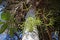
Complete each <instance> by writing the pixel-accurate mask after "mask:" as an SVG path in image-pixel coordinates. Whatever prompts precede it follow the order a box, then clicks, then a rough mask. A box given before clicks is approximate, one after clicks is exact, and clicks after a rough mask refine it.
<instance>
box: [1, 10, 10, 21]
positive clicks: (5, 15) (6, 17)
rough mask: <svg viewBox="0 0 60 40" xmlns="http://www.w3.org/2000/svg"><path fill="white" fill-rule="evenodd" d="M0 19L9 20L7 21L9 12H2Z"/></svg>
mask: <svg viewBox="0 0 60 40" xmlns="http://www.w3.org/2000/svg"><path fill="white" fill-rule="evenodd" d="M1 18H2V19H3V20H9V19H10V13H9V11H6V12H3V13H2V14H1Z"/></svg>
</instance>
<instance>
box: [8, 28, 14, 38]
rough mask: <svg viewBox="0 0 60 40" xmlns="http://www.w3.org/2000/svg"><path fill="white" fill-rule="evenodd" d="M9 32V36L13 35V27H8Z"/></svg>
mask: <svg viewBox="0 0 60 40" xmlns="http://www.w3.org/2000/svg"><path fill="white" fill-rule="evenodd" d="M9 34H10V36H11V37H13V35H14V29H13V28H10V32H9Z"/></svg>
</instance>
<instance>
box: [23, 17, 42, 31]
mask: <svg viewBox="0 0 60 40" xmlns="http://www.w3.org/2000/svg"><path fill="white" fill-rule="evenodd" d="M39 24H41V20H39V19H36V18H33V17H28V18H27V19H26V22H25V25H24V28H26V30H28V31H33V29H34V27H36V25H39Z"/></svg>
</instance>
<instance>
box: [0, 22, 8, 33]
mask: <svg viewBox="0 0 60 40" xmlns="http://www.w3.org/2000/svg"><path fill="white" fill-rule="evenodd" d="M7 27H8V25H7V24H6V23H5V24H3V25H2V27H1V28H0V33H3V32H4V31H5V30H6V28H7Z"/></svg>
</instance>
